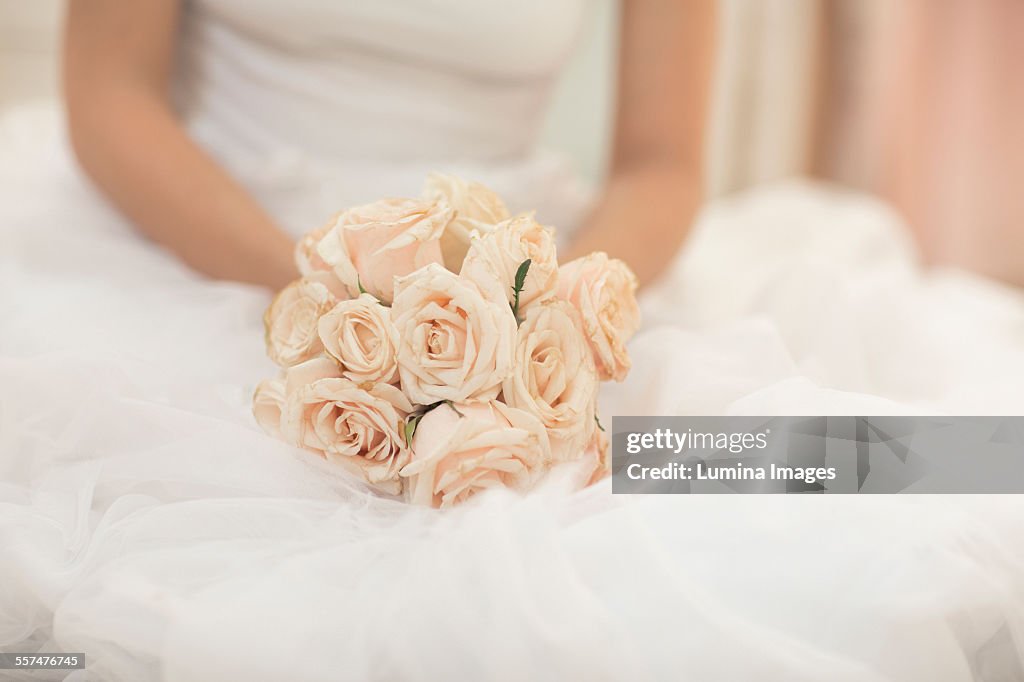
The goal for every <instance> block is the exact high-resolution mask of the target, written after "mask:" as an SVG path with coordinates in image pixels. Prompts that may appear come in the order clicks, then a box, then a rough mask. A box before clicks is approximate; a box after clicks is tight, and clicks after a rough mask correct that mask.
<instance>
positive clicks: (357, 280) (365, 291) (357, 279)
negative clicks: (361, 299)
mask: <svg viewBox="0 0 1024 682" xmlns="http://www.w3.org/2000/svg"><path fill="white" fill-rule="evenodd" d="M356 286H357V287H359V293H360V294H368V293H370V292H369V291H367V290H366V289H364V288H363V283H362V281H361V280H360V279H359V275H356Z"/></svg>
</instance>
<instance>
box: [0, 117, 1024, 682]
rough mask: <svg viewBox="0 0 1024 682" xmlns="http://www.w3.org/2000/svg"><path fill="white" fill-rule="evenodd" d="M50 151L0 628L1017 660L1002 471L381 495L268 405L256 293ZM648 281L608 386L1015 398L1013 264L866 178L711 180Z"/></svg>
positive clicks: (10, 273)
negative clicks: (919, 251)
mask: <svg viewBox="0 0 1024 682" xmlns="http://www.w3.org/2000/svg"><path fill="white" fill-rule="evenodd" d="M32 120H36V119H32ZM26 125H27V124H26V122H25V121H24V120H23V121H22V122H21V123H20V124H19V123H18V122H17V121H14V122H11V123H10V124H8V125H7V126H6V127H4V128H3V130H4V131H5V132H4V133H3V134H4V135H7V136H8V137H5V138H4V142H3V143H4V144H5V145H6V147H5V148H6V149H8V150H15V149H17V144H18V141H19V140H24V139H26V137H25V136H26V135H27V134H29V133H30V132H31V131H30V130H29V128H30V127H31V126H28V127H26ZM32 134H35V133H32ZM39 148H40V147H39V145H38V141H37V143H36V144H34V145H33V146H32V149H34V150H38V149H39ZM52 150H53V152H52V153H51V154H49V155H42V156H40V155H39V154H34V155H33V157H32V158H34V159H35V160H34V162H32V163H29V162H28V159H29V157H28V156H22V157H20V159H21V161H22V162H21V163H18V164H17V167H16V168H11V167H10V166H5V167H4V169H3V170H2V171H0V173H2V178H0V186H2V187H3V194H2V196H3V200H2V201H0V243H2V245H3V248H2V249H0V292H2V294H0V329H2V333H0V481H2V482H0V547H2V548H3V553H2V556H0V650H6V651H12V650H42V651H53V650H68V651H84V652H85V653H86V655H87V657H88V662H89V669H90V674H91V675H93V676H95V678H96V679H103V680H114V681H120V680H124V681H135V680H167V681H168V682H185V681H199V680H214V679H215V680H220V681H225V682H227V681H232V680H239V681H241V680H245V681H252V680H280V679H301V680H307V681H315V680H334V679H339V678H344V679H380V680H395V679H403V680H436V679H588V680H606V679H607V680H612V679H617V680H625V679H680V678H686V679H699V680H740V679H757V680H777V681H779V682H783V681H784V682H792V681H794V680H808V681H810V680H822V679H829V680H929V681H954V680H957V681H959V680H970V679H974V678H976V677H977V678H979V679H980V677H979V676H980V675H982V674H987V675H991V677H990V678H988V679H1017V677H1015V675H1018V674H1019V673H1020V670H1021V665H1022V663H1021V654H1020V652H1021V651H1022V646H1021V642H1022V641H1024V620H1022V618H1024V544H1022V542H1021V538H1022V537H1024V501H1022V500H1021V499H1019V498H1017V497H993V498H980V497H906V498H896V497H847V498H838V497H837V498H821V497H804V498H792V497H692V498H691V497H675V496H661V497H657V496H652V497H636V498H623V497H612V495H611V494H610V487H609V485H608V482H607V481H605V482H604V483H603V484H600V485H598V486H596V487H594V488H591V489H589V490H586V491H584V492H580V493H574V494H573V493H570V492H568V485H566V484H565V481H564V478H568V477H569V474H570V473H571V472H563V473H562V474H561V475H560V476H561V477H562V478H560V477H559V476H555V477H554V478H553V479H552V480H550V481H548V483H547V484H546V485H545V487H544V488H543V489H542V490H540V491H538V492H536V493H535V494H533V495H530V496H528V497H518V496H515V495H512V494H503V493H500V492H497V493H492V494H486V495H483V496H481V497H479V498H477V499H475V500H474V501H473V502H471V503H470V504H467V505H466V506H464V507H462V508H458V509H455V510H453V511H451V512H448V513H435V512H431V511H427V510H423V509H418V508H412V507H407V506H402V505H399V504H397V503H393V502H389V501H386V500H382V499H379V498H376V497H374V496H373V495H370V494H368V493H366V492H365V491H363V490H362V489H360V488H359V486H358V485H356V484H353V483H352V482H351V481H350V480H349V479H347V478H346V477H345V476H344V475H343V474H341V473H339V472H337V471H334V470H332V469H331V468H329V467H327V466H326V465H325V464H324V463H322V462H321V461H320V460H318V459H316V458H315V457H313V456H310V455H307V454H305V453H303V452H300V451H296V450H293V449H291V448H289V447H287V446H285V445H283V444H281V443H279V442H277V441H275V440H273V439H271V438H269V437H267V436H265V435H263V434H262V433H261V432H260V431H259V430H258V429H257V428H256V426H255V424H254V423H253V420H252V418H251V416H250V413H249V400H250V394H251V391H252V389H253V387H254V384H255V382H256V381H257V380H258V379H259V378H260V377H263V376H266V375H268V373H269V372H270V371H271V367H270V365H269V361H268V360H266V359H265V357H264V355H263V348H262V336H261V330H260V316H261V313H262V311H263V308H264V307H265V305H266V304H267V302H268V297H267V295H266V294H264V293H263V292H261V291H258V290H256V289H252V288H248V287H245V286H239V285H231V284H215V283H210V282H207V281H203V280H201V279H199V278H197V277H195V276H193V275H192V274H190V273H188V272H187V271H186V270H185V269H184V268H183V267H181V266H180V265H178V264H177V263H176V262H174V261H173V259H171V258H170V257H169V256H167V255H166V254H164V253H163V252H161V251H160V250H158V249H156V248H154V247H153V246H151V245H150V244H148V243H146V242H145V241H144V240H142V239H141V238H139V237H137V236H135V234H134V233H133V232H132V230H131V229H130V227H128V226H127V225H125V224H124V223H123V222H122V221H121V220H120V219H118V218H117V217H116V215H115V214H113V213H112V211H111V210H110V209H109V208H107V207H106V206H105V205H104V204H103V203H102V202H101V201H100V200H99V199H97V198H96V196H95V195H94V194H93V193H92V192H91V191H90V190H89V189H88V188H87V187H86V186H85V185H84V184H83V182H82V180H81V178H80V177H79V176H78V175H77V173H76V172H75V171H73V170H72V167H71V166H70V164H69V163H68V162H67V161H66V157H65V156H64V155H63V153H62V152H60V151H59V150H60V147H59V146H54V147H52ZM8 158H14V157H8ZM12 165H13V164H12ZM643 305H644V307H645V312H646V316H647V317H646V328H645V329H644V330H643V331H641V333H640V334H639V335H638V336H637V337H636V339H635V341H634V343H633V344H632V349H631V350H632V355H633V358H634V365H635V366H634V369H633V372H632V374H631V375H630V377H629V379H628V380H627V381H626V382H625V383H624V384H621V385H612V386H610V387H609V388H608V390H607V392H606V394H605V395H604V396H603V403H602V410H603V412H604V413H605V414H609V415H611V414H616V413H619V414H623V413H652V414H660V413H663V414H675V413H684V414H685V413H720V412H722V413H752V414H802V413H807V414H825V413H836V414H881V413H894V414H896V413H917V412H946V413H1014V412H1016V413H1020V412H1021V411H1022V408H1024V404H1022V403H1024V393H1022V392H1021V390H1020V386H1021V381H1020V380H1021V378H1022V377H1024V306H1022V304H1021V297H1020V295H1019V294H1018V293H1015V292H1012V291H1009V290H1006V289H1002V288H1000V287H999V286H997V285H994V284H991V283H987V282H984V281H982V280H979V279H975V278H972V277H970V276H967V275H963V274H958V273H953V272H947V273H936V274H930V275H923V274H921V272H919V271H918V270H917V269H916V267H915V266H914V265H913V263H912V262H911V255H910V251H909V249H908V247H907V244H906V242H905V238H904V237H903V233H902V232H901V228H900V226H899V224H898V223H897V222H896V221H895V220H894V219H893V218H892V216H890V215H889V213H888V212H887V211H885V210H884V209H883V208H881V207H880V206H879V205H877V204H875V203H874V202H872V201H869V200H866V199H862V198H858V197H854V196H849V195H844V194H840V193H836V192H833V191H830V190H825V189H821V188H818V187H815V186H812V185H805V184H799V183H796V184H789V185H783V186H780V187H776V188H773V189H766V190H763V191H759V192H757V193H754V194H751V195H747V196H744V197H740V198H737V199H734V200H730V201H728V202H725V203H722V204H720V205H718V206H715V207H713V208H711V209H710V210H709V211H708V212H707V214H706V215H705V216H704V217H703V219H702V221H701V223H700V226H699V228H698V229H697V232H696V233H695V235H694V237H693V239H692V240H691V243H690V245H689V249H688V250H687V251H686V252H685V255H684V256H683V257H682V258H681V260H680V261H679V262H678V264H677V268H676V269H675V271H674V273H673V275H672V276H671V277H669V278H668V279H667V280H666V282H665V283H664V285H663V286H662V287H661V288H659V289H658V290H656V291H652V292H650V293H649V294H648V295H647V296H646V297H645V298H644V300H643ZM1015 643H1016V644H1015ZM1000 675H1002V677H1000Z"/></svg>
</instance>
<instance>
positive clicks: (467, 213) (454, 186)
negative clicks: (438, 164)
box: [423, 173, 509, 272]
mask: <svg viewBox="0 0 1024 682" xmlns="http://www.w3.org/2000/svg"><path fill="white" fill-rule="evenodd" d="M423 196H424V198H426V199H431V200H438V199H442V200H444V201H446V202H447V203H448V205H449V206H451V207H452V209H454V211H455V218H454V220H452V221H451V222H450V223H448V227H447V228H445V231H444V234H442V235H441V253H442V254H443V256H444V265H445V267H447V268H448V269H449V270H451V271H452V272H458V271H459V269H460V268H461V267H462V261H463V259H465V257H466V251H468V250H469V243H470V240H471V239H472V238H473V237H474V236H477V235H485V234H488V233H489V232H492V231H493V230H494V226H495V225H496V224H498V223H500V222H501V221H503V220H506V219H508V218H509V212H508V209H507V208H505V203H504V202H503V201H502V200H501V198H500V197H499V196H498V195H497V194H495V193H494V192H493V191H491V190H490V189H488V188H487V187H484V186H483V185H481V184H480V183H478V182H467V181H466V180H463V179H462V178H457V177H454V176H451V175H442V174H441V173H431V174H430V175H429V176H427V181H426V184H425V185H424V187H423Z"/></svg>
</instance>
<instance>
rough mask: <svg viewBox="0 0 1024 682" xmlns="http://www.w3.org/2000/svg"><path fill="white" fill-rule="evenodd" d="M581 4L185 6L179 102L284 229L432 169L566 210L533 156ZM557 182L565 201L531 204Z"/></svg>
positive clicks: (274, 2)
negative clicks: (465, 176) (477, 178)
mask: <svg viewBox="0 0 1024 682" xmlns="http://www.w3.org/2000/svg"><path fill="white" fill-rule="evenodd" d="M586 2H587V0H559V1H558V2H551V1H550V0H517V1H516V2H509V1H508V0H374V1H373V2H367V1H365V0H287V1H286V0H193V1H192V2H189V3H188V4H187V5H186V9H185V12H184V16H183V20H182V27H181V39H180V49H179V58H178V67H177V71H176V76H175V98H176V103H177V107H178V109H179V112H180V113H181V115H182V117H183V119H184V120H185V121H186V123H187V125H188V126H189V128H190V130H191V131H192V132H193V134H194V135H195V136H196V137H197V138H198V139H199V140H200V142H202V143H203V144H204V145H205V146H206V147H207V148H208V149H209V150H210V151H211V153H213V154H214V155H215V156H216V157H217V158H218V159H219V160H221V161H222V162H223V163H225V164H226V165H227V166H228V167H229V168H230V169H231V170H233V171H234V172H235V174H236V175H238V176H239V177H240V179H241V180H242V181H243V182H245V183H246V184H248V185H249V186H250V187H251V189H253V191H254V192H256V193H257V194H259V195H261V198H263V199H264V200H265V202H266V203H268V204H269V205H270V206H269V207H270V208H271V210H275V211H276V212H277V213H279V214H282V213H283V215H280V216H279V217H281V218H282V220H283V221H284V222H286V223H292V224H291V225H289V226H290V227H292V228H293V229H305V228H308V227H309V226H310V225H309V224H308V223H307V222H305V221H309V220H319V219H321V218H322V216H321V218H317V217H316V215H318V214H319V213H322V212H323V211H325V210H326V211H328V212H333V211H334V210H336V209H337V208H339V207H340V205H343V204H344V203H346V202H354V201H362V200H369V199H373V198H376V196H379V195H381V194H396V193H408V192H411V191H414V190H415V188H414V187H412V186H411V184H412V183H413V182H417V183H418V181H419V179H420V177H421V176H422V174H423V173H425V172H427V171H429V170H432V169H435V168H436V169H442V170H443V169H448V170H454V171H461V172H464V173H470V174H474V175H478V176H484V177H482V178H481V179H483V180H488V181H490V182H492V183H494V184H498V185H503V184H504V185H505V186H504V187H501V188H500V189H503V190H505V191H506V192H510V193H511V194H512V195H513V201H512V203H524V202H530V201H534V202H540V203H541V204H544V203H546V202H547V203H556V204H557V203H559V202H563V203H573V202H577V199H578V197H570V196H568V195H570V194H572V193H573V191H574V190H573V189H572V188H570V187H569V184H571V183H569V182H568V180H567V179H566V178H560V179H558V180H557V181H555V180H554V179H553V177H552V175H553V174H554V175H556V176H560V175H564V170H562V169H559V168H556V167H555V166H556V165H557V164H552V163H551V162H550V161H549V160H545V159H543V157H541V156H539V155H538V149H537V147H538V138H539V135H540V131H541V128H542V125H543V120H544V115H545V109H546V105H547V100H548V97H549V94H550V91H551V88H552V86H553V84H554V82H555V79H556V78H557V76H558V74H559V71H560V69H561V66H562V65H563V63H564V62H565V60H566V58H567V56H568V55H569V53H570V51H571V49H572V46H573V42H574V39H575V37H576V34H577V31H578V28H579V26H580V23H581V19H582V17H583V13H584V10H585V6H586ZM553 182H554V184H555V186H556V187H557V185H558V184H559V183H562V184H564V185H565V188H564V189H562V190H559V191H558V192H560V193H561V194H563V195H565V196H564V197H562V198H559V197H557V196H547V197H545V196H538V192H540V193H541V194H544V193H546V194H548V195H550V194H552V183H553ZM542 188H546V189H544V190H543V192H542V191H541V190H542ZM558 192H556V193H558ZM577 203H578V202H577ZM277 204H283V205H277ZM314 204H317V205H316V206H314ZM529 207H531V206H520V207H518V208H529ZM541 208H542V207H541ZM567 210H569V209H567V208H566V207H564V206H562V207H558V206H552V208H551V211H550V212H551V213H552V214H554V215H557V214H558V213H559V212H563V213H564V212H566V211H567ZM300 213H308V214H309V215H299V214H300ZM553 217H554V216H553ZM558 217H562V219H563V220H564V219H566V217H563V216H558ZM296 222H299V223H304V224H298V225H294V223H296Z"/></svg>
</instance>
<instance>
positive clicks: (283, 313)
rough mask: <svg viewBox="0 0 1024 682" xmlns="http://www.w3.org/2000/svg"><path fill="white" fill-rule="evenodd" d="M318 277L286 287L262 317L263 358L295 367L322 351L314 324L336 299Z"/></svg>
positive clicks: (303, 279)
mask: <svg viewBox="0 0 1024 682" xmlns="http://www.w3.org/2000/svg"><path fill="white" fill-rule="evenodd" d="M322 274H324V273H320V275H322ZM320 275H317V274H314V275H311V276H310V277H303V278H302V279H298V280H296V281H294V282H292V283H291V284H289V285H288V286H286V287H285V288H284V289H282V290H281V292H280V293H278V295H277V296H276V297H275V298H274V300H273V301H272V302H271V303H270V307H268V308H267V312H266V313H265V314H264V315H263V328H264V337H263V338H264V341H265V342H266V347H267V355H268V356H270V359H271V360H273V361H274V362H276V363H277V364H278V365H280V366H281V367H291V366H292V365H297V364H299V363H300V362H304V361H306V360H309V359H310V358H312V357H315V356H316V355H318V354H319V353H320V352H321V351H323V344H321V343H320V337H319V336H318V335H317V324H318V322H319V320H320V316H321V315H323V314H324V313H326V312H327V311H328V310H330V309H331V308H333V307H334V305H335V304H336V303H337V302H338V296H337V295H336V294H335V293H334V292H332V291H331V289H330V287H329V285H328V284H325V283H324V281H323V278H322V277H321V276H320Z"/></svg>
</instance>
